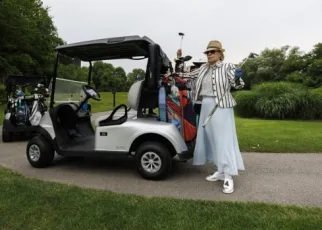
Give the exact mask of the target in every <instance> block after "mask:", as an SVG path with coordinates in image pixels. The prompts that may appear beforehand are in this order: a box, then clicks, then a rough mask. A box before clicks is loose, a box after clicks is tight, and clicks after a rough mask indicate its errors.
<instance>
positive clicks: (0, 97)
mask: <svg viewBox="0 0 322 230" xmlns="http://www.w3.org/2000/svg"><path fill="white" fill-rule="evenodd" d="M5 99H6V91H5V87H4V85H2V84H0V105H1V104H3V103H5V101H6V100H5Z"/></svg>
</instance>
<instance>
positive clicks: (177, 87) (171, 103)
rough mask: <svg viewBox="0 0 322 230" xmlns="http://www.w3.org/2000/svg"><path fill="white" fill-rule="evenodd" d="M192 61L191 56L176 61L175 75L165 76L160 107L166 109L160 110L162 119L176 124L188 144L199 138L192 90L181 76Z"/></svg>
mask: <svg viewBox="0 0 322 230" xmlns="http://www.w3.org/2000/svg"><path fill="white" fill-rule="evenodd" d="M190 59H191V57H190V56H186V57H184V58H179V59H178V60H176V71H175V73H172V74H170V75H166V76H164V78H163V80H162V86H161V89H160V91H159V104H160V106H159V107H161V108H162V107H163V108H164V110H160V117H161V118H162V117H165V118H166V121H167V122H169V123H172V124H174V125H175V126H176V127H177V128H178V129H179V131H180V132H181V133H182V136H183V138H184V140H185V141H186V142H190V141H194V140H195V138H196V136H197V127H196V114H195V112H194V109H193V101H192V97H191V89H190V87H189V83H188V81H187V80H185V79H183V78H182V76H180V75H181V74H180V72H181V71H183V63H184V62H185V61H188V60H190ZM180 69H181V71H180ZM179 71H180V72H179ZM162 87H163V88H162ZM162 105H163V106H162ZM164 105H165V106H164ZM161 120H162V119H161Z"/></svg>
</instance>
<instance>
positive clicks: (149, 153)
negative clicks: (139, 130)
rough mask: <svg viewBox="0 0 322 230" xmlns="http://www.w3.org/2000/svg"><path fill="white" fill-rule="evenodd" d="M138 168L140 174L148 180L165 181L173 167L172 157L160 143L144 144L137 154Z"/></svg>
mask: <svg viewBox="0 0 322 230" xmlns="http://www.w3.org/2000/svg"><path fill="white" fill-rule="evenodd" d="M135 160H136V167H137V170H138V172H139V174H140V175H141V176H142V177H143V178H145V179H148V180H163V179H165V178H166V177H167V176H168V174H169V172H170V170H171V166H172V156H171V154H170V152H169V150H168V148H166V147H165V146H164V145H162V144H161V143H159V142H146V143H143V144H142V145H141V146H140V147H139V148H138V149H137V151H136V154H135Z"/></svg>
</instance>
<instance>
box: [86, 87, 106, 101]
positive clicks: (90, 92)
mask: <svg viewBox="0 0 322 230" xmlns="http://www.w3.org/2000/svg"><path fill="white" fill-rule="evenodd" d="M83 90H84V93H85V94H86V96H87V97H88V98H92V99H94V100H96V101H100V100H101V99H102V98H101V95H100V94H99V93H98V92H97V91H96V90H95V89H94V88H93V87H91V86H89V85H84V86H83Z"/></svg>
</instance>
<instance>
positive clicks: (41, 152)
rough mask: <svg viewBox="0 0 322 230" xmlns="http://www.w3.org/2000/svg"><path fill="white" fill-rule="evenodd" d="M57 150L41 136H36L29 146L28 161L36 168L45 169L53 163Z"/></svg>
mask: <svg viewBox="0 0 322 230" xmlns="http://www.w3.org/2000/svg"><path fill="white" fill-rule="evenodd" d="M54 157H55V150H54V149H53V147H52V146H51V144H50V143H49V142H48V141H47V140H46V139H45V138H44V137H41V136H35V137H34V138H32V139H31V140H30V141H29V143H28V145H27V159H28V161H29V163H30V164H31V165H32V166H33V167H35V168H44V167H46V166H48V165H50V164H51V163H52V161H53V160H54Z"/></svg>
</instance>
